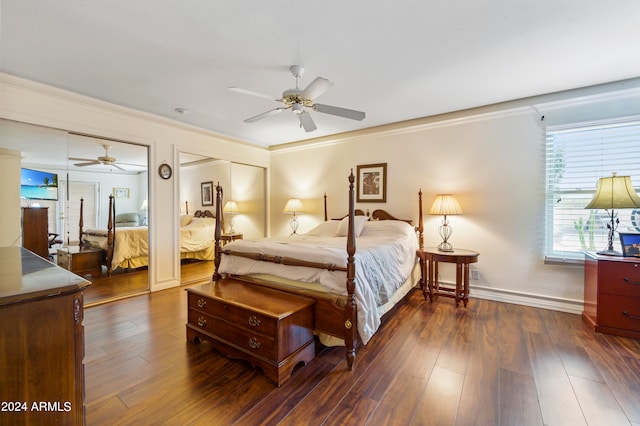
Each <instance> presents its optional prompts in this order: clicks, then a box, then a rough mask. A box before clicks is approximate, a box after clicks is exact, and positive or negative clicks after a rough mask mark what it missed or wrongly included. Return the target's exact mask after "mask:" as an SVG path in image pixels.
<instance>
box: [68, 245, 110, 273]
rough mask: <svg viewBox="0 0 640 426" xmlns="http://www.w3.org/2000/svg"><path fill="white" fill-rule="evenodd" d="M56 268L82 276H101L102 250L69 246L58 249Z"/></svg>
mask: <svg viewBox="0 0 640 426" xmlns="http://www.w3.org/2000/svg"><path fill="white" fill-rule="evenodd" d="M57 257H58V266H61V267H63V268H64V269H66V270H68V271H71V272H73V273H74V274H78V275H80V276H84V275H87V274H91V275H93V276H94V277H99V276H100V275H102V249H99V248H92V247H79V246H69V247H64V248H60V249H58V253H57Z"/></svg>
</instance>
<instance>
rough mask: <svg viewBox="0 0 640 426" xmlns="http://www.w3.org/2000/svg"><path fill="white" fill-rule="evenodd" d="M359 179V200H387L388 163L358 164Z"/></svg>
mask: <svg viewBox="0 0 640 426" xmlns="http://www.w3.org/2000/svg"><path fill="white" fill-rule="evenodd" d="M357 179H358V183H357V187H358V188H357V189H358V191H357V198H356V201H357V202H359V203H367V202H370V203H386V202H387V163H380V164H364V165H360V166H358V175H357Z"/></svg>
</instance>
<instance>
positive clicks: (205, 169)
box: [180, 160, 231, 214]
mask: <svg viewBox="0 0 640 426" xmlns="http://www.w3.org/2000/svg"><path fill="white" fill-rule="evenodd" d="M230 169H231V166H230V164H229V161H224V160H214V161H210V162H207V163H201V164H195V165H187V166H182V167H181V169H180V170H181V173H180V210H181V212H183V213H185V212H186V204H185V202H188V203H189V214H194V213H195V212H196V210H203V209H206V210H210V211H211V212H212V213H214V214H215V212H216V206H215V197H216V196H215V186H216V185H218V184H220V186H222V188H223V189H224V190H227V188H229V179H230ZM205 182H211V183H212V184H213V188H214V193H213V201H214V205H213V206H203V205H202V194H201V190H202V183H205Z"/></svg>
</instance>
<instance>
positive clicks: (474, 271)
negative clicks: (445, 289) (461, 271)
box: [471, 269, 480, 280]
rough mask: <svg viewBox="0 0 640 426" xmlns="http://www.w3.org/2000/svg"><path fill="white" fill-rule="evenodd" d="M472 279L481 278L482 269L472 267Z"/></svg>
mask: <svg viewBox="0 0 640 426" xmlns="http://www.w3.org/2000/svg"><path fill="white" fill-rule="evenodd" d="M471 279H472V280H479V279H480V271H478V270H477V269H472V270H471Z"/></svg>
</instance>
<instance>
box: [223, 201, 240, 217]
mask: <svg viewBox="0 0 640 426" xmlns="http://www.w3.org/2000/svg"><path fill="white" fill-rule="evenodd" d="M222 211H223V212H224V213H229V214H237V213H239V212H240V211H239V210H238V204H237V203H236V202H235V201H232V200H229V201H227V202H226V204H225V205H224V208H223V209H222Z"/></svg>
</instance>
